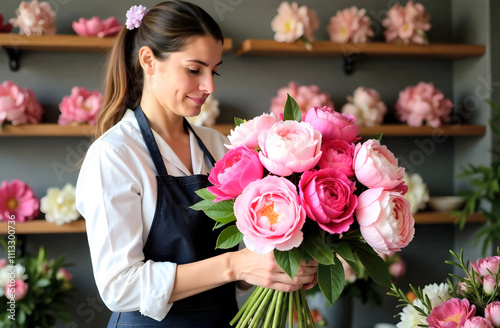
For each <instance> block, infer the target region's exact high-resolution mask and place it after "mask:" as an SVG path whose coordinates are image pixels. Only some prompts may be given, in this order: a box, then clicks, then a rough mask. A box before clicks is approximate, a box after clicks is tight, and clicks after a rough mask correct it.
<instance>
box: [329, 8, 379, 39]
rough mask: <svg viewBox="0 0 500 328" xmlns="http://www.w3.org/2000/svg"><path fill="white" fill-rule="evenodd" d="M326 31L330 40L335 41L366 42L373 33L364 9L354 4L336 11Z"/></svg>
mask: <svg viewBox="0 0 500 328" xmlns="http://www.w3.org/2000/svg"><path fill="white" fill-rule="evenodd" d="M327 32H328V35H329V36H330V41H332V42H336V43H347V42H354V43H367V42H368V41H369V40H370V38H371V37H373V35H374V32H373V29H372V27H371V19H370V17H368V16H367V15H366V9H358V8H357V7H356V6H352V7H350V8H346V9H344V10H339V11H337V14H336V15H335V16H333V17H332V18H330V24H329V25H328V27H327Z"/></svg>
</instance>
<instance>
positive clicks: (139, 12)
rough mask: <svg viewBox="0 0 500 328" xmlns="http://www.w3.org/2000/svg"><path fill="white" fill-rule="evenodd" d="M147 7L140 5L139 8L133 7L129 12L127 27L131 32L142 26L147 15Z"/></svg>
mask: <svg viewBox="0 0 500 328" xmlns="http://www.w3.org/2000/svg"><path fill="white" fill-rule="evenodd" d="M147 12H148V11H147V9H146V7H144V6H142V5H139V6H132V7H130V9H129V10H128V11H127V15H126V16H127V21H126V23H125V25H126V26H127V28H128V29H129V30H133V29H134V28H139V26H141V22H142V19H143V18H144V15H146V13H147Z"/></svg>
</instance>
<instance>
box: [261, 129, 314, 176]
mask: <svg viewBox="0 0 500 328" xmlns="http://www.w3.org/2000/svg"><path fill="white" fill-rule="evenodd" d="M259 146H260V149H261V152H260V153H259V157H260V161H261V163H262V165H264V167H265V168H266V169H267V170H268V171H269V172H271V173H272V174H276V175H281V176H289V175H291V174H292V173H294V172H304V171H308V170H311V169H312V168H313V167H315V166H316V164H318V161H319V159H320V158H321V134H320V133H319V132H318V131H316V130H314V129H313V127H312V126H311V125H310V124H308V123H305V122H300V123H299V122H296V121H279V122H276V123H275V124H274V125H273V126H272V127H271V128H270V129H269V131H268V133H267V134H264V133H262V134H260V135H259Z"/></svg>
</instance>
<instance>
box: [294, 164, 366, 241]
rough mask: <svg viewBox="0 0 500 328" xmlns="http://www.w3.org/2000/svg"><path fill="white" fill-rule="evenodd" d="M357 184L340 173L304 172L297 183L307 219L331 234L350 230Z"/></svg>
mask: <svg viewBox="0 0 500 328" xmlns="http://www.w3.org/2000/svg"><path fill="white" fill-rule="evenodd" d="M355 190H356V182H355V181H351V180H349V178H348V177H347V176H346V175H345V174H344V173H342V172H341V171H339V170H336V169H331V168H329V169H324V170H313V171H307V172H304V174H302V178H301V179H300V182H299V195H300V201H301V203H302V206H303V207H304V208H305V210H306V213H307V217H308V218H310V219H311V220H313V221H316V222H317V223H318V225H319V227H320V228H321V229H323V230H324V231H326V232H328V233H331V234H341V233H342V232H346V231H347V230H349V227H350V226H351V224H353V222H354V217H353V214H354V210H355V209H356V205H358V200H357V196H356V195H355V194H354V191H355Z"/></svg>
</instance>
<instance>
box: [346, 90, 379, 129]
mask: <svg viewBox="0 0 500 328" xmlns="http://www.w3.org/2000/svg"><path fill="white" fill-rule="evenodd" d="M347 100H348V101H349V102H348V103H347V104H345V105H344V106H342V109H341V112H342V113H346V114H350V115H352V116H354V117H355V118H356V121H354V123H355V124H356V125H365V126H376V125H379V124H380V123H382V121H383V120H384V116H385V114H386V113H387V106H386V105H385V103H384V102H383V101H382V100H380V94H379V93H378V92H377V91H376V90H375V89H371V88H365V87H358V88H357V89H356V90H354V94H353V96H352V97H351V96H347Z"/></svg>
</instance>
